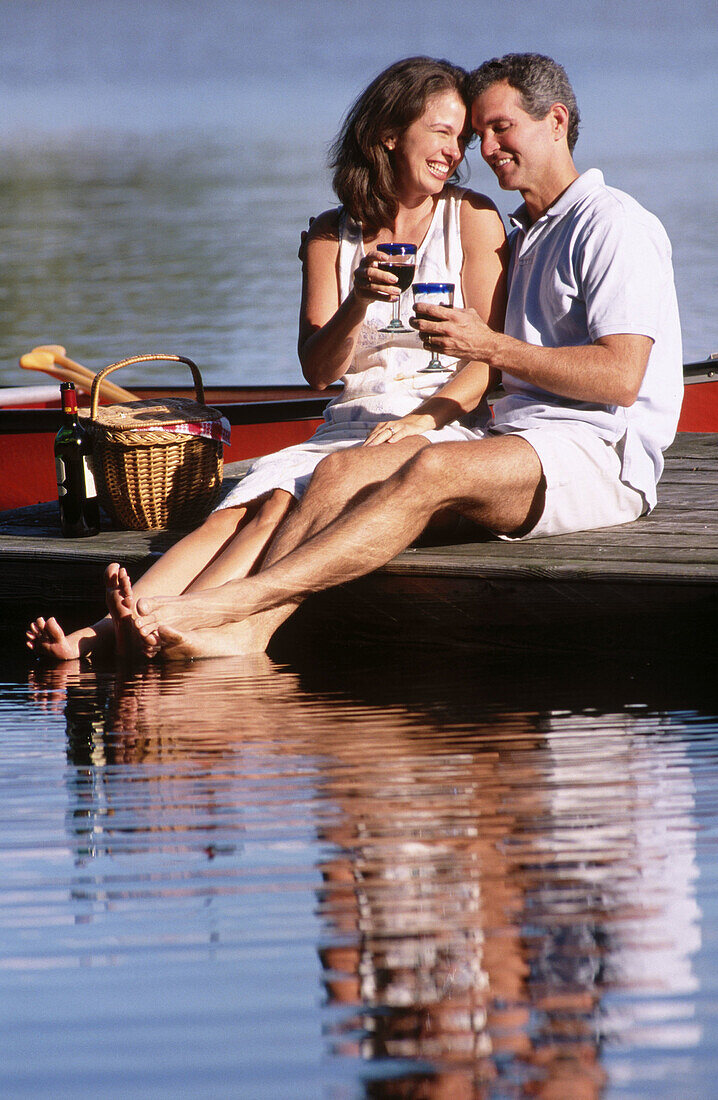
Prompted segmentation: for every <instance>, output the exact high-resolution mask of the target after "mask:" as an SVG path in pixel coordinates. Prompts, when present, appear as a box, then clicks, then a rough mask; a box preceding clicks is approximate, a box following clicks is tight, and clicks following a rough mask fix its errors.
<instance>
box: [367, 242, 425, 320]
mask: <svg viewBox="0 0 718 1100" xmlns="http://www.w3.org/2000/svg"><path fill="white" fill-rule="evenodd" d="M377 252H384V253H385V255H386V257H387V258H386V260H385V261H382V262H381V263H380V264H379V265H378V266H379V270H380V271H390V272H391V274H392V275H396V277H397V279H398V280H399V294H398V296H397V297H396V298H395V299H394V301H393V302H392V316H391V321H390V322H389V324H388V325H387V326H386V328H382V329H379V331H380V332H411V329H410V328H405V327H404V325H403V324H402V323H401V318H400V317H399V304H400V302H401V296H402V294H403V293H404V291H405V290H408V289H409V287H410V286H411V284H412V282H413V281H414V272H415V271H416V245H415V244H396V243H395V242H392V243H391V244H380V245H378V246H377Z"/></svg>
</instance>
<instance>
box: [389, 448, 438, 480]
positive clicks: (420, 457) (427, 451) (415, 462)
mask: <svg viewBox="0 0 718 1100" xmlns="http://www.w3.org/2000/svg"><path fill="white" fill-rule="evenodd" d="M446 463H447V456H446V454H445V453H444V448H443V447H442V446H441V444H440V443H435V444H432V445H431V446H429V447H422V449H421V450H420V451H419V452H418V453H417V454H415V455H414V456H413V458H411V459H410V460H409V462H407V463H406V465H405V466H404V467H402V470H400V471H399V472H400V473H401V472H403V473H404V475H405V478H406V480H407V482H408V483H409V484H410V485H419V486H441V485H442V484H443V482H444V480H445V478H446V472H447V465H446Z"/></svg>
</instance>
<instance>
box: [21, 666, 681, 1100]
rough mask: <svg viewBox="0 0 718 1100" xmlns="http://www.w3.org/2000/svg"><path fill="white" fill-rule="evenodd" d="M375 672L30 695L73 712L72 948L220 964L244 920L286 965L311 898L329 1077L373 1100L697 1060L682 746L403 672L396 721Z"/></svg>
mask: <svg viewBox="0 0 718 1100" xmlns="http://www.w3.org/2000/svg"><path fill="white" fill-rule="evenodd" d="M374 671H375V670H373V669H372V668H371V667H370V666H368V667H365V668H362V667H361V662H359V663H358V664H356V663H355V664H354V665H353V666H352V667H349V668H347V669H346V670H345V673H346V674H345V675H343V676H339V677H337V674H336V672H334V673H333V675H332V676H331V677H330V676H329V675H324V674H323V673H322V672H321V669H320V670H317V668H314V669H311V670H302V671H298V670H297V669H290V668H286V667H281V666H276V665H274V664H273V663H272V662H271V661H270V660H269V659H268V658H264V657H263V658H260V659H258V660H257V661H256V662H255V663H253V664H251V665H249V666H248V665H247V664H246V663H242V664H240V663H238V662H234V661H213V662H205V663H197V664H195V665H192V666H188V667H186V668H183V669H179V670H178V669H169V670H166V669H163V668H162V667H159V666H152V667H149V668H147V669H146V670H143V671H141V672H139V673H136V674H134V675H132V676H130V677H128V678H126V679H123V678H121V677H118V678H115V677H113V676H104V675H102V674H95V673H92V672H80V671H78V670H77V669H74V670H73V669H70V670H68V669H60V670H57V671H52V672H49V673H45V674H34V675H35V676H36V680H37V682H36V690H37V692H38V694H39V696H40V697H42V698H43V699H44V700H45V701H47V702H50V703H52V701H53V700H54V701H55V705H59V706H64V707H65V715H66V722H67V748H68V759H69V762H70V764H71V765H72V766H71V767H70V769H69V770H68V773H67V799H68V812H67V820H66V827H67V832H68V834H69V837H70V843H71V845H72V847H73V850H74V859H75V872H76V873H75V876H74V879H73V883H72V892H73V899H74V904H75V907H76V916H77V917H78V918H79V919H82V920H84V921H86V922H89V923H94V924H95V926H96V929H95V933H94V937H93V939H92V946H91V948H90V949H91V950H92V951H94V952H96V953H97V954H98V955H102V953H103V952H108V953H111V955H112V958H113V960H115V961H117V960H118V959H119V958H120V957H121V956H122V954H123V953H126V954H127V955H128V956H129V955H132V953H133V952H136V951H137V950H142V951H147V950H154V951H157V950H162V949H164V948H166V947H168V945H170V944H171V946H172V947H173V949H175V950H177V949H183V950H185V951H190V950H193V951H197V950H199V951H200V952H201V951H202V950H204V951H206V950H207V949H208V948H211V950H212V952H213V954H212V955H211V956H210V957H213V958H214V957H216V958H220V957H221V955H222V952H223V951H225V952H226V951H228V950H229V949H230V948H232V947H233V946H236V944H237V940H238V937H239V936H240V934H242V935H244V934H246V930H242V929H241V928H240V922H239V919H238V915H237V914H238V911H239V909H240V908H241V906H242V905H250V904H252V901H251V899H254V903H255V905H256V903H257V899H258V898H259V899H262V900H261V904H260V905H257V916H258V919H260V920H261V922H262V934H263V936H264V937H265V942H266V940H267V939H269V940H270V941H271V940H272V937H274V938H275V940H276V941H277V942H280V941H285V940H286V938H287V937H291V936H292V935H293V934H295V933H296V932H297V928H298V926H295V925H293V921H296V920H297V914H296V909H295V905H294V904H293V902H292V897H293V896H296V895H297V894H306V893H307V892H308V891H309V892H313V893H314V895H315V899H316V917H315V919H318V922H319V923H318V927H317V926H316V925H315V947H316V949H317V950H318V954H319V958H320V960H321V965H322V968H323V978H322V980H323V985H324V988H325V991H326V1003H325V1006H324V1010H323V1012H324V1023H325V1030H326V1034H327V1042H328V1049H329V1051H330V1053H331V1055H332V1058H331V1064H332V1066H333V1067H338V1066H344V1067H346V1066H347V1065H348V1066H350V1067H353V1068H352V1069H351V1070H350V1072H351V1073H352V1074H355V1075H356V1077H357V1078H358V1079H360V1080H362V1081H363V1082H364V1083H363V1086H362V1093H361V1095H365V1096H367V1097H382V1098H389V1097H409V1096H410V1097H419V1098H423V1097H426V1098H429V1097H430V1098H442V1100H443V1098H451V1100H463V1098H464V1097H483V1096H487V1097H488V1096H498V1095H501V1096H518V1095H525V1096H533V1095H535V1096H540V1097H543V1098H547V1100H553V1098H560V1100H564V1098H569V1097H570V1098H571V1100H582V1098H584V1097H587V1098H588V1097H598V1096H603V1095H605V1090H606V1087H607V1085H608V1083H610V1081H611V1075H612V1074H614V1075H618V1077H620V1079H621V1080H623V1081H626V1080H631V1079H632V1078H636V1079H638V1077H640V1072H641V1071H640V1070H639V1065H638V1063H634V1061H633V1059H632V1052H633V1051H635V1050H637V1049H639V1048H641V1049H645V1048H648V1049H655V1050H656V1051H660V1052H663V1053H664V1054H665V1052H670V1051H671V1050H677V1051H685V1050H690V1049H692V1048H694V1047H696V1046H697V1045H698V1044H700V1042H701V1029H700V1027H699V1025H698V1024H697V1023H696V1022H695V1020H694V1019H693V1016H694V1011H695V1005H694V996H695V994H696V990H697V981H696V976H695V973H694V970H693V965H692V956H693V955H694V954H695V952H696V951H697V950H698V948H699V946H700V934H699V921H700V919H701V913H700V910H699V908H698V904H697V900H696V895H695V879H696V863H695V853H694V843H695V824H694V821H693V813H694V787H693V779H692V777H691V772H690V769H689V766H688V762H687V757H686V751H687V746H688V743H687V739H686V737H685V735H684V732H683V727H682V724H681V721H679V720H678V718H677V717H674V718H671V717H670V715H668V714H666V713H665V712H662V713H660V712H659V713H657V712H655V711H654V710H652V709H649V708H648V707H647V706H645V705H630V706H622V707H617V706H616V705H615V700H613V709H611V707H610V706H605V709H604V708H603V707H602V709H601V710H595V711H586V710H583V711H579V710H578V708H572V707H571V706H569V707H566V708H565V709H564V707H563V706H561V707H560V708H559V707H556V706H553V707H551V706H548V705H546V701H547V699H548V698H549V697H552V698H553V700H554V702H559V703H565V702H569V703H570V702H571V699H570V692H568V691H564V692H563V693H558V694H557V693H556V691H555V690H553V689H552V686H551V685H550V684H547V683H546V681H545V680H541V679H540V678H539V679H538V680H537V681H536V683H537V684H538V687H537V689H536V691H533V692H532V690H530V689H529V688H527V686H526V685H524V686H523V687H522V688H519V687H518V686H517V685H516V682H515V679H514V678H513V675H512V674H511V670H509V674H508V675H504V676H503V679H500V680H497V679H496V676H495V675H494V676H493V678H492V682H491V692H490V693H489V691H488V689H487V688H486V687H485V686H484V684H485V683H486V682H487V681H488V680H489V679H490V677H489V676H488V674H487V673H488V670H486V669H484V670H483V673H484V674H486V675H485V677H483V676H478V675H477V673H478V671H479V670H478V669H476V668H473V672H472V670H471V668H470V667H469V666H468V664H467V666H466V667H465V668H463V669H461V668H460V669H456V668H454V670H453V673H452V675H449V674H448V672H447V670H446V669H436V668H434V669H423V668H422V669H417V668H415V667H414V668H413V669H411V671H412V672H413V674H414V675H413V677H412V680H411V685H412V686H411V694H412V695H413V697H414V699H413V701H412V703H410V704H409V703H407V702H406V701H405V700H406V697H407V694H409V692H408V689H407V686H406V684H407V681H406V678H405V674H406V672H407V671H408V670H407V669H406V668H404V669H400V668H397V669H396V670H394V673H393V674H392V673H391V672H390V673H389V674H388V675H386V674H385V675H384V676H383V677H382V678H380V680H378V679H377V678H376V676H375V675H374ZM337 682H340V683H342V684H343V685H344V690H343V691H342V692H341V693H338V692H337V691H336V690H332V685H335V684H336V683H337ZM461 683H463V691H459V689H458V685H459V684H461ZM624 686H625V685H624ZM617 690H618V691H619V692H620V691H621V688H620V687H618V689H617ZM639 690H640V689H639V688H638V686H637V685H636V684H635V682H634V683H633V685H632V687H631V691H633V692H637V691H639ZM504 693H505V694H506V696H509V695H513V696H514V697H515V699H516V703H515V705H514V707H513V709H512V708H511V707H510V706H508V705H505V704H504V703H501V704H500V705H499V704H497V702H496V700H497V699H501V698H502V696H503V694H504ZM577 693H578V694H579V695H580V694H581V691H580V689H578V688H577ZM623 697H624V698H626V697H627V696H623ZM632 697H633V698H637V695H636V694H633V696H632ZM488 699H491V700H493V702H488V701H487V700H488ZM604 703H605V704H609V703H611V700H610V699H606V700H604ZM308 837H311V841H310V843H311V847H309V848H307V847H306V845H307V843H308V841H307V838H308ZM303 845H304V847H302V846H303ZM310 864H311V866H310ZM317 871H318V872H319V874H320V876H321V881H319V880H317V878H316V872H317ZM272 897H273V898H274V902H273V903H272V901H271V898H272ZM200 903H201V905H202V906H204V908H202V909H199V908H198V907H197V906H198V905H199V904H200ZM113 912H123V913H124V914H125V920H126V921H127V924H126V925H125V926H123V927H124V928H125V932H126V934H125V936H124V941H123V942H121V941H122V937H118V936H117V934H116V930H115V929H113V927H111V925H112V921H111V919H110V914H112V913H113ZM105 926H107V927H105ZM160 927H161V929H162V931H161V932H159V931H158V928H160ZM110 940H112V941H113V942H112V945H111V946H110ZM86 949H88V948H87V945H86ZM282 1040H284V1042H287V1040H288V1037H287V1036H286V1035H285V1036H281V1035H280V1036H278V1042H279V1043H280V1044H281V1042H282ZM669 1060H670V1059H669ZM337 1072H339V1071H338V1070H337ZM666 1072H669V1071H668V1070H667V1071H666ZM670 1072H672V1071H670ZM329 1076H331V1072H330V1074H329ZM337 1095H347V1096H348V1095H349V1093H345V1094H344V1093H337ZM351 1095H359V1094H357V1093H352V1094H351ZM655 1095H666V1096H668V1095H673V1094H672V1093H671V1091H670V1088H669V1090H668V1091H667V1092H666V1093H665V1094H664V1093H661V1092H660V1089H657V1091H656V1092H655Z"/></svg>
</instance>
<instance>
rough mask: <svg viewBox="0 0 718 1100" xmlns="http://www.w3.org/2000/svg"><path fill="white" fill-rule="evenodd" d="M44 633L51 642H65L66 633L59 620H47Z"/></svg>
mask: <svg viewBox="0 0 718 1100" xmlns="http://www.w3.org/2000/svg"><path fill="white" fill-rule="evenodd" d="M43 633H44V634H45V636H46V637H47V640H48V641H50V642H64V640H65V631H64V630H63V629H62V627H61V626H60V624H59V623H58V621H57V619H54V618H50V619H48V620H47V622H46V623H45V629H44V631H43Z"/></svg>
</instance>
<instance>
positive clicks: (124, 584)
mask: <svg viewBox="0 0 718 1100" xmlns="http://www.w3.org/2000/svg"><path fill="white" fill-rule="evenodd" d="M117 583H118V587H119V590H120V595H121V596H122V598H123V600H125V601H126V600H130V599H131V598H132V584H131V583H130V577H129V574H128V572H127V570H126V569H125V568H124V567H121V568H120V570H119V572H118V574H117Z"/></svg>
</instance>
